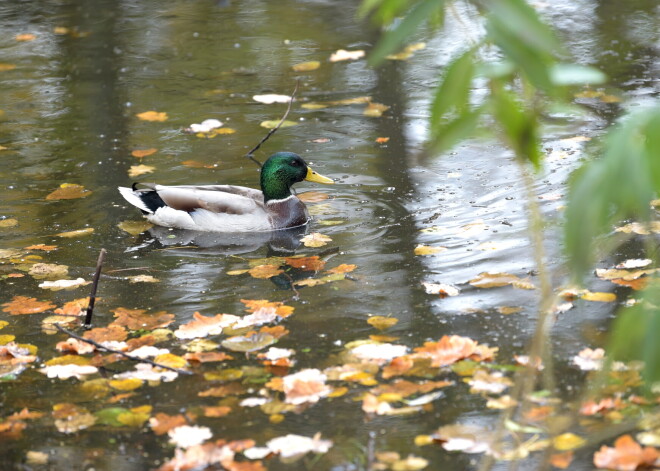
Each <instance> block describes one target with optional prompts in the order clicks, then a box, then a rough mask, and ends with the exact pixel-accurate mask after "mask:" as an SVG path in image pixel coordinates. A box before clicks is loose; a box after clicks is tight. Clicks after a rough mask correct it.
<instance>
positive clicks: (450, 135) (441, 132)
mask: <svg viewBox="0 0 660 471" xmlns="http://www.w3.org/2000/svg"><path fill="white" fill-rule="evenodd" d="M483 110H484V107H479V108H477V109H475V110H474V111H466V112H464V113H462V114H461V115H459V116H458V117H457V118H454V119H451V120H449V121H447V122H445V123H440V124H438V125H436V126H435V127H434V128H433V129H432V132H433V138H432V141H431V147H432V148H433V150H434V152H437V153H441V152H445V151H447V150H449V149H451V148H452V147H453V146H455V145H456V144H457V143H458V142H459V141H461V140H463V139H465V138H467V137H469V136H470V135H471V134H472V133H473V132H474V131H475V130H476V128H477V125H478V124H479V118H480V117H481V114H482V112H483Z"/></svg>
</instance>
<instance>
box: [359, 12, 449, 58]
mask: <svg viewBox="0 0 660 471" xmlns="http://www.w3.org/2000/svg"><path fill="white" fill-rule="evenodd" d="M444 5H445V2H444V0H422V1H421V2H418V3H417V4H416V5H415V6H414V7H412V8H411V9H410V10H409V11H408V12H407V13H406V15H405V17H404V18H403V19H402V20H401V22H400V23H399V24H398V25H396V26H395V27H394V28H393V29H391V30H389V31H387V32H386V33H385V34H384V35H383V37H382V38H381V39H380V41H378V44H376V47H375V48H374V49H373V51H372V52H371V54H370V55H369V63H370V64H371V65H373V66H376V65H378V64H380V63H381V62H382V61H383V59H384V58H385V56H387V55H388V54H391V53H393V52H395V51H396V50H397V49H398V48H399V47H400V46H401V45H402V44H403V43H404V42H406V41H407V40H409V39H410V37H411V35H412V34H413V33H414V32H415V31H416V30H417V29H418V28H419V26H420V25H421V24H423V23H424V22H425V21H427V20H428V19H429V18H432V17H435V16H437V14H438V11H439V10H442V9H444Z"/></svg>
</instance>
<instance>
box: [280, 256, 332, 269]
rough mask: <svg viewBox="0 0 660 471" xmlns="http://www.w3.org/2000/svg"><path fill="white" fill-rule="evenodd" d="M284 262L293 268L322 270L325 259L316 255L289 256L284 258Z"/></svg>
mask: <svg viewBox="0 0 660 471" xmlns="http://www.w3.org/2000/svg"><path fill="white" fill-rule="evenodd" d="M285 261H286V264H287V265H289V266H291V267H293V268H300V269H301V270H303V271H319V270H323V267H324V266H325V260H321V259H320V258H319V256H318V255H314V256H312V257H289V258H286V259H285Z"/></svg>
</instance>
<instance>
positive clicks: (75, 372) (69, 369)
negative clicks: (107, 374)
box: [39, 364, 98, 379]
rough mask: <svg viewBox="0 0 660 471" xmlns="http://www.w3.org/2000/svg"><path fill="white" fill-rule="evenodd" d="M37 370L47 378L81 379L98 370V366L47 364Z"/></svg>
mask: <svg viewBox="0 0 660 471" xmlns="http://www.w3.org/2000/svg"><path fill="white" fill-rule="evenodd" d="M39 371H40V372H41V373H43V374H45V375H46V376H48V377H49V378H59V379H68V378H77V379H82V378H83V376H87V375H91V374H94V373H96V372H98V368H96V367H95V366H91V365H74V364H67V365H49V366H44V367H43V368H40V369H39Z"/></svg>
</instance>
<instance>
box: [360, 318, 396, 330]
mask: <svg viewBox="0 0 660 471" xmlns="http://www.w3.org/2000/svg"><path fill="white" fill-rule="evenodd" d="M397 322H399V319H397V318H396V317H385V316H373V317H370V318H369V319H367V323H368V324H369V325H371V326H373V327H375V328H376V329H378V330H385V329H389V328H390V327H392V326H394V325H396V323H397Z"/></svg>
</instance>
